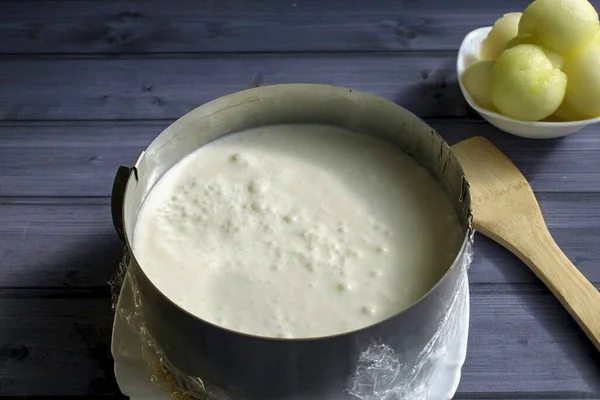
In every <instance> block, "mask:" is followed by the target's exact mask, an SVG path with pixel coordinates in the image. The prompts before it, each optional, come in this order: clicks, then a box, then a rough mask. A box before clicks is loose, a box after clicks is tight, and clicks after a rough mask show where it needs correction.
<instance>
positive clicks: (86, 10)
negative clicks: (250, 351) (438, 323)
mask: <svg viewBox="0 0 600 400" xmlns="http://www.w3.org/2000/svg"><path fill="white" fill-rule="evenodd" d="M527 3H528V1H526V0H505V1H496V2H491V1H490V2H483V1H478V0H460V1H450V0H443V1H442V0H392V1H376V0H334V1H320V0H285V1H281V0H259V1H257V0H243V1H235V2H234V1H225V0H220V1H219V0H214V1H211V0H204V1H195V0H187V1H175V0H171V1H162V2H151V1H134V0H130V1H118V2H108V1H104V0H98V1H84V0H81V1H58V0H54V1H51V0H46V1H43V0H37V1H29V0H4V1H0V396H1V397H11V396H14V397H17V396H39V395H51V396H57V398H62V397H64V396H67V395H94V396H102V395H105V396H115V395H116V394H118V388H117V386H116V383H115V380H114V376H113V365H112V359H111V356H110V352H109V343H110V331H111V323H112V313H111V310H110V299H109V297H110V291H109V288H108V286H107V284H106V283H107V281H108V279H109V277H110V276H111V273H112V272H113V270H114V269H115V266H116V264H117V262H118V260H119V257H120V252H121V248H120V245H119V242H118V240H117V238H116V235H115V234H114V232H113V228H112V225H111V219H110V210H109V200H110V199H109V194H110V188H111V184H112V177H113V174H114V172H115V171H116V168H117V166H118V165H120V164H130V163H131V162H132V161H133V160H134V158H135V157H136V156H137V155H138V154H139V152H140V151H141V150H143V149H144V147H145V146H146V145H147V144H148V143H149V142H150V141H151V140H152V139H153V138H154V137H155V136H156V135H157V134H158V133H159V132H160V131H161V130H162V129H163V128H164V127H166V126H167V125H168V124H169V123H171V122H172V121H173V120H174V119H176V118H178V117H179V116H181V115H183V114H184V113H186V112H187V111H189V110H190V109H192V108H194V107H195V106H197V105H199V104H201V103H203V102H206V101H207V100H210V99H213V98H215V97H217V96H220V95H223V94H226V93H229V92H232V91H237V90H240V89H245V88H248V87H252V86H256V85H263V84H270V83H281V82H322V83H332V84H337V85H343V86H349V87H353V88H356V89H362V90H365V91H368V92H371V93H375V94H378V95H381V96H383V97H386V98H389V99H391V100H393V101H395V102H397V103H399V104H401V105H402V106H404V107H406V108H408V109H409V110H411V111H413V112H415V113H416V114H418V115H419V116H421V117H423V118H424V119H426V120H427V121H428V122H429V123H431V124H432V125H433V126H434V127H435V128H436V129H437V130H438V131H439V132H440V133H441V134H442V136H444V138H446V139H447V140H448V142H450V143H451V144H452V143H455V142H457V141H459V140H461V139H464V138H467V137H470V136H473V135H483V136H485V137H487V138H489V139H490V140H492V142H493V143H495V144H496V145H497V146H499V147H500V148H501V149H502V150H503V151H505V152H506V153H507V154H508V155H509V156H510V157H511V158H512V159H513V161H514V162H515V163H516V164H517V165H518V167H520V168H521V170H522V171H523V173H524V174H525V175H526V176H527V178H528V179H529V180H530V181H531V184H532V186H533V188H534V190H535V191H536V193H537V196H538V198H539V200H540V203H541V206H542V209H543V212H544V214H545V216H546V218H547V221H548V224H549V226H550V229H551V231H552V233H553V235H554V236H555V238H556V240H557V242H558V243H559V244H560V245H561V246H562V247H563V248H564V250H565V252H566V253H567V255H568V256H569V257H570V258H571V259H572V260H573V262H574V263H575V264H576V265H577V266H578V267H579V268H580V269H581V271H582V272H583V273H584V274H585V275H586V276H587V277H588V278H589V279H590V280H592V281H593V282H594V283H595V284H596V286H597V287H599V286H600V126H597V127H590V128H587V129H585V130H584V131H582V132H580V133H578V134H575V135H573V136H571V137H567V138H564V139H560V140H552V141H531V140H523V139H518V138H514V137H511V136H508V135H507V134H503V133H501V132H499V131H497V130H496V129H494V128H492V127H491V126H490V125H488V124H486V123H485V122H483V121H482V120H481V119H479V118H477V116H476V115H474V114H473V113H471V112H470V111H469V110H468V109H467V107H466V106H465V103H464V101H463V99H462V98H461V95H460V91H459V89H458V86H457V82H456V74H455V68H454V65H455V61H456V51H457V49H458V45H459V43H460V41H461V39H462V37H463V36H464V35H465V34H466V33H467V32H469V31H470V30H472V29H474V28H476V27H479V26H483V25H489V24H491V23H492V22H493V21H494V20H495V19H496V18H497V17H499V16H500V15H501V14H502V13H504V12H508V11H515V10H517V11H518V10H522V9H523V8H524V7H525V6H526V5H527ZM595 5H596V6H599V5H600V3H598V2H595ZM475 250H476V257H475V262H474V263H473V265H472V267H471V269H470V272H469V273H470V280H471V302H472V303H471V304H472V305H471V309H472V313H471V333H470V338H469V350H468V358H467V362H466V365H465V366H464V369H463V378H462V382H461V385H460V387H459V391H458V394H457V396H456V399H555V400H559V399H563V400H564V399H600V356H599V354H598V352H597V351H595V350H594V349H593V347H592V346H591V345H590V344H589V343H588V341H587V339H586V338H585V336H584V335H583V334H582V333H581V332H580V330H579V329H578V328H577V326H576V324H575V323H574V322H573V320H572V319H571V318H570V317H569V316H568V314H567V313H566V312H565V311H564V310H563V309H562V308H561V306H560V305H559V303H558V302H557V301H556V300H555V299H554V298H553V297H552V295H551V294H550V293H549V292H548V290H547V289H546V288H545V287H544V286H543V285H541V284H540V283H539V282H538V280H537V279H536V278H535V276H534V275H533V274H532V273H531V272H530V271H529V270H528V269H527V268H526V267H525V266H524V265H522V264H521V263H520V262H519V261H518V260H517V259H516V258H515V257H514V256H512V255H511V254H509V253H508V252H507V251H505V250H503V249H502V248H500V247H499V246H498V245H496V244H494V243H492V242H490V241H489V240H487V239H486V238H484V237H482V236H477V237H476V246H475ZM598 318H600V315H599V316H598Z"/></svg>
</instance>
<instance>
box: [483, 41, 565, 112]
mask: <svg viewBox="0 0 600 400" xmlns="http://www.w3.org/2000/svg"><path fill="white" fill-rule="evenodd" d="M566 88H567V76H566V74H565V73H564V72H562V71H561V70H559V69H558V68H555V67H554V66H553V65H552V63H551V62H550V60H549V59H548V57H547V56H546V54H544V52H543V50H542V49H540V48H539V47H538V46H535V45H531V44H521V45H518V46H515V47H513V48H511V49H508V50H505V51H504V52H503V53H502V55H501V56H500V57H499V58H498V60H496V63H495V65H494V69H493V71H492V103H493V104H494V107H495V108H496V109H497V110H498V111H499V112H500V113H502V114H504V115H506V116H508V117H511V118H514V119H518V120H522V121H539V120H541V119H544V118H546V117H548V116H550V115H552V114H553V113H554V112H555V111H556V109H557V108H558V107H559V106H560V104H561V103H562V101H563V99H564V96H565V91H566Z"/></svg>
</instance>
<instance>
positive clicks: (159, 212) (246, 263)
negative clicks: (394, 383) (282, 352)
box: [133, 125, 462, 338]
mask: <svg viewBox="0 0 600 400" xmlns="http://www.w3.org/2000/svg"><path fill="white" fill-rule="evenodd" d="M461 241H462V234H461V229H460V226H459V222H458V219H457V216H456V214H455V212H454V211H453V209H452V207H451V204H450V202H449V201H448V200H447V198H446V197H445V195H444V193H443V192H442V190H441V188H440V187H439V186H438V184H437V183H436V182H435V180H434V179H433V177H431V176H430V174H429V173H428V172H427V171H426V170H425V169H424V168H422V167H421V166H419V165H418V164H417V163H416V162H415V161H414V160H413V159H412V158H411V157H409V156H407V155H406V154H404V153H402V152H401V151H400V150H398V149H397V148H396V147H394V146H393V145H391V144H388V143H386V142H383V141H379V140H376V139H373V138H370V137H366V136H362V135H357V134H354V133H350V132H348V131H345V130H342V129H340V128H335V127H327V126H313V125H294V126H292V125H289V126H273V127H267V128H260V129H255V130H251V131H245V132H241V133H238V134H234V135H230V136H227V137H225V138H222V139H219V140H217V141H214V142H212V143H209V144H208V145H206V146H204V147H202V148H200V149H198V150H197V151H195V152H194V153H192V154H190V155H189V156H188V157H186V158H184V159H183V160H182V161H180V162H179V163H178V164H176V165H175V166H174V167H173V168H172V169H171V170H170V171H169V172H168V173H167V174H165V176H164V177H163V178H162V179H161V180H160V182H159V183H158V184H157V185H156V187H155V188H154V189H153V190H152V192H151V193H150V195H149V196H148V198H147V200H146V202H145V204H144V206H143V207H142V210H141V213H140V215H139V218H138V221H137V224H136V227H135V231H134V243H133V247H134V250H135V253H136V257H137V259H138V261H139V263H140V265H142V267H143V269H144V271H145V272H146V273H147V275H148V277H149V278H150V279H151V280H152V282H154V284H155V285H156V286H157V287H158V288H159V289H160V290H161V291H162V292H163V293H165V294H166V295H167V296H168V297H169V298H171V299H172V300H173V301H174V302H176V303H177V304H179V305H180V306H181V307H183V308H184V309H186V310H188V311H189V312H191V313H193V314H195V315H197V316H198V317H200V318H203V319H205V320H207V321H210V322H212V323H214V324H217V325H220V326H222V327H225V328H229V329H232V330H236V331H240V332H245V333H249V334H255V335H260V336H268V337H281V338H307V337H318V336H326V335H332V334H337V333H342V332H347V331H350V330H355V329H358V328H362V327H366V326H368V325H371V324H373V323H376V322H378V321H381V320H383V319H385V318H387V317H390V316H392V315H393V314H396V313H398V312H399V311H401V310H403V309H405V308H407V307H409V306H410V305H411V304H412V303H413V302H415V301H416V300H417V299H418V298H419V297H421V296H422V295H423V294H424V293H426V292H427V291H428V290H429V289H430V288H431V287H432V286H433V285H434V284H435V283H436V282H437V280H438V279H439V278H440V277H441V276H442V275H443V274H444V272H445V271H446V269H447V268H448V266H449V265H450V264H451V263H452V261H453V260H454V258H455V257H456V254H457V251H458V248H459V247H460V244H461Z"/></svg>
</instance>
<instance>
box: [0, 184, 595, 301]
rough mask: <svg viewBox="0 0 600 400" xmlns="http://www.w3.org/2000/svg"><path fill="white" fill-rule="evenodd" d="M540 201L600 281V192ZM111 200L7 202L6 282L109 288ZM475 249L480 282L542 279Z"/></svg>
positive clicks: (3, 215)
mask: <svg viewBox="0 0 600 400" xmlns="http://www.w3.org/2000/svg"><path fill="white" fill-rule="evenodd" d="M539 200H540V204H541V207H542V209H543V210H544V213H545V215H546V218H547V221H548V225H549V227H550V229H551V232H552V234H553V235H554V237H555V239H556V241H557V242H558V243H559V244H560V245H561V246H562V247H563V249H564V251H565V253H566V254H567V255H568V256H569V257H570V258H571V260H572V261H573V262H574V263H575V265H577V266H578V268H579V269H580V270H581V271H582V272H583V273H584V274H585V275H586V276H587V277H588V278H589V279H590V280H592V281H593V282H594V283H596V284H598V286H599V287H600V269H598V268H597V264H598V260H599V259H600V247H599V246H598V245H597V244H598V238H599V237H600V212H599V210H600V193H593V194H586V195H575V196H572V195H570V194H560V193H553V194H544V195H543V196H540V199H539ZM108 203H109V201H108V199H107V198H101V199H28V200H27V199H26V201H23V200H21V199H16V200H10V199H4V200H1V202H0V221H2V224H0V260H2V274H0V288H1V287H35V288H44V287H60V288H64V287H68V288H89V287H92V288H95V287H98V288H100V287H102V288H104V289H103V290H106V284H107V282H108V280H109V279H110V277H111V276H112V275H113V273H114V271H115V270H116V267H117V265H118V262H119V259H120V257H121V252H122V246H121V243H120V242H119V240H118V239H117V236H116V234H115V232H114V229H113V226H112V221H111V214H110V206H109V204H108ZM474 251H475V261H474V262H473V264H472V265H471V268H470V277H471V280H472V281H473V282H475V283H485V284H489V283H514V284H520V283H536V284H538V280H537V278H536V277H535V276H534V275H533V274H532V273H531V272H530V271H529V269H527V267H526V266H525V265H524V264H522V263H521V262H520V261H519V260H518V259H517V258H516V257H514V256H513V255H512V254H510V253H509V252H508V251H507V250H505V249H503V248H501V247H500V246H499V245H497V244H496V243H493V242H491V241H489V240H488V239H486V238H484V237H482V236H479V235H478V236H477V238H476V244H475V248H474ZM540 285H541V284H540Z"/></svg>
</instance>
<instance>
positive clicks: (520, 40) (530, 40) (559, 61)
mask: <svg viewBox="0 0 600 400" xmlns="http://www.w3.org/2000/svg"><path fill="white" fill-rule="evenodd" d="M520 44H533V45H536V46H538V47H539V48H540V49H542V51H543V52H544V54H546V57H548V59H549V60H550V62H551V63H552V65H553V66H554V68H558V69H562V68H563V66H564V63H565V59H564V57H563V56H561V55H560V54H559V53H557V52H556V51H554V50H550V49H549V48H548V47H546V46H544V45H542V44H541V43H540V41H539V40H538V39H536V38H535V37H533V36H532V35H517V36H516V37H514V38H512V39H511V40H510V41H509V42H508V44H507V45H506V48H507V49H511V48H513V47H515V46H518V45H520Z"/></svg>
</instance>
